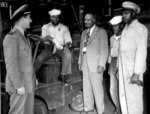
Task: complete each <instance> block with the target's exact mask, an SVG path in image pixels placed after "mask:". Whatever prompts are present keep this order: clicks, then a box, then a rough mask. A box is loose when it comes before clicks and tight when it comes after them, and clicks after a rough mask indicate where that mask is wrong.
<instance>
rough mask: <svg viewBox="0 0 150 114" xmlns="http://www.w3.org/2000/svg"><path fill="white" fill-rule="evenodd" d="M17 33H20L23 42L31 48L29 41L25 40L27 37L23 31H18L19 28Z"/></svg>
mask: <svg viewBox="0 0 150 114" xmlns="http://www.w3.org/2000/svg"><path fill="white" fill-rule="evenodd" d="M16 31H17V32H18V33H19V35H20V36H21V38H22V39H23V41H24V42H25V43H26V44H27V45H28V46H29V47H30V44H29V41H28V40H27V39H26V38H25V36H24V35H23V34H22V33H21V31H20V30H18V29H17V28H16Z"/></svg>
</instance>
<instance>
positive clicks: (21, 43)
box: [3, 4, 35, 114]
mask: <svg viewBox="0 0 150 114" xmlns="http://www.w3.org/2000/svg"><path fill="white" fill-rule="evenodd" d="M30 13H31V12H30V11H29V9H28V6H27V5H26V4H25V5H23V6H21V7H20V8H18V9H17V10H16V11H15V12H14V14H13V15H12V17H11V21H12V23H13V28H12V30H11V31H10V32H9V33H8V34H7V35H6V37H5V39H4V42H3V46H4V57H5V63H6V70H7V75H6V91H7V92H8V93H9V94H10V110H9V114H34V86H35V83H34V82H35V74H34V68H33V63H32V54H31V46H30V43H29V40H28V39H27V38H26V37H25V35H24V31H25V30H26V29H27V28H30V23H31V22H32V20H31V17H30Z"/></svg>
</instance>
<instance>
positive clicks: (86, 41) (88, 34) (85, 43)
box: [84, 29, 90, 47]
mask: <svg viewBox="0 0 150 114" xmlns="http://www.w3.org/2000/svg"><path fill="white" fill-rule="evenodd" d="M89 38H90V29H89V30H87V33H86V39H85V42H84V47H86V46H87V43H88V41H89Z"/></svg>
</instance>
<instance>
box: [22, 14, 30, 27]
mask: <svg viewBox="0 0 150 114" xmlns="http://www.w3.org/2000/svg"><path fill="white" fill-rule="evenodd" d="M22 22H23V25H24V28H25V29H28V28H30V23H31V22H32V19H31V15H30V14H27V15H26V16H24V17H23V18H22Z"/></svg>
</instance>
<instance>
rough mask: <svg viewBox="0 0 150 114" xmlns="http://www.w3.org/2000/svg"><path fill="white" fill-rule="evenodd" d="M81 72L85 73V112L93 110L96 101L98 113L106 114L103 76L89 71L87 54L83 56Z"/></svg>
mask: <svg viewBox="0 0 150 114" xmlns="http://www.w3.org/2000/svg"><path fill="white" fill-rule="evenodd" d="M81 70H82V73H83V100H84V111H86V112H87V111H91V110H93V109H94V100H95V103H96V109H97V112H98V114H102V113H103V112H104V90H103V84H102V83H103V74H98V73H97V72H91V71H90V70H89V67H88V64H87V56H86V54H84V55H83V63H82V66H81Z"/></svg>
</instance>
